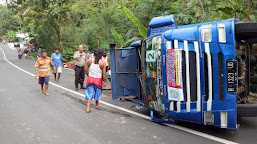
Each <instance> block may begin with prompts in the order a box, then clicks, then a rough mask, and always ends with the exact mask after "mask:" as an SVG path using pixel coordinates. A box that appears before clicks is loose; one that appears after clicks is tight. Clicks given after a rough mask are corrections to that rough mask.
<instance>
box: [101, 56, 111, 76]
mask: <svg viewBox="0 0 257 144" xmlns="http://www.w3.org/2000/svg"><path fill="white" fill-rule="evenodd" d="M102 60H103V61H104V62H105V64H106V71H108V70H109V69H110V59H109V57H108V56H107V52H104V54H103V57H102Z"/></svg>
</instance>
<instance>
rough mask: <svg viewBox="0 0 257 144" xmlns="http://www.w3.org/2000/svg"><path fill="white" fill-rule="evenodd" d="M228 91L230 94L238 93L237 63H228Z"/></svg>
mask: <svg viewBox="0 0 257 144" xmlns="http://www.w3.org/2000/svg"><path fill="white" fill-rule="evenodd" d="M226 64H227V91H228V93H235V92H237V87H238V83H237V69H238V68H237V65H238V64H237V61H236V60H234V61H227V63H226Z"/></svg>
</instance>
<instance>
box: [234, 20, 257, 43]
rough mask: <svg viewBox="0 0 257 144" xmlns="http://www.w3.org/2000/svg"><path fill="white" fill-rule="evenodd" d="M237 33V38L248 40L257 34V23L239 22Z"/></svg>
mask: <svg viewBox="0 0 257 144" xmlns="http://www.w3.org/2000/svg"><path fill="white" fill-rule="evenodd" d="M235 33H236V39H237V40H247V39H251V38H254V37H256V36H257V23H255V22H238V23H236V24H235Z"/></svg>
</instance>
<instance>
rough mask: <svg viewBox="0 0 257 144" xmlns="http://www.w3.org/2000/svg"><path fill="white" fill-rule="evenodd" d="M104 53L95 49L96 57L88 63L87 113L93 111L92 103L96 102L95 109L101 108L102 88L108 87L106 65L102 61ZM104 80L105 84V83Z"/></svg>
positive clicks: (86, 68)
mask: <svg viewBox="0 0 257 144" xmlns="http://www.w3.org/2000/svg"><path fill="white" fill-rule="evenodd" d="M102 55H103V51H102V50H100V49H94V57H95V58H93V59H90V60H89V61H88V62H87V63H86V67H85V71H86V74H87V75H88V78H87V85H86V90H85V97H86V100H87V112H90V111H92V110H93V109H91V108H90V105H91V101H92V100H93V98H94V100H95V101H96V104H95V107H96V108H98V107H101V105H100V104H99V100H101V97H102V87H105V86H106V64H105V62H104V61H102V60H101V58H102ZM103 80H104V83H103Z"/></svg>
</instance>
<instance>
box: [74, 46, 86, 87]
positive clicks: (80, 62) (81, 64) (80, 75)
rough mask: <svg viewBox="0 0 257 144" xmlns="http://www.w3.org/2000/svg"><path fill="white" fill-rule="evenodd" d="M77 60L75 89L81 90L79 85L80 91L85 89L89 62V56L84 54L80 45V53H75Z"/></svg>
mask: <svg viewBox="0 0 257 144" xmlns="http://www.w3.org/2000/svg"><path fill="white" fill-rule="evenodd" d="M73 58H74V59H75V68H74V69H75V88H76V90H79V88H78V84H80V85H81V87H80V89H85V87H84V86H83V85H84V79H85V65H86V61H87V55H86V53H85V52H84V47H83V45H79V47H78V51H77V52H75V53H74V57H73Z"/></svg>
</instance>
